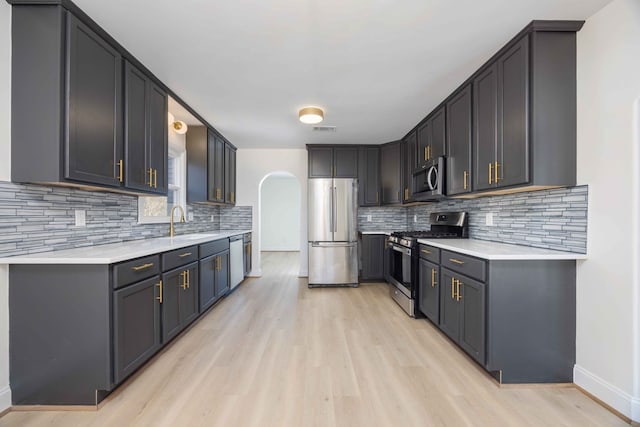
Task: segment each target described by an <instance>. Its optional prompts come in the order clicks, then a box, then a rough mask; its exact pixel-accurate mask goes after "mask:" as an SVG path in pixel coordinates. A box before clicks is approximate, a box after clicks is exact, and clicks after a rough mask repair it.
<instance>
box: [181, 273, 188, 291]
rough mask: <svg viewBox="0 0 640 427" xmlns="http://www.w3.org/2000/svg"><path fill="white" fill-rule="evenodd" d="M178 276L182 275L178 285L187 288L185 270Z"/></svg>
mask: <svg viewBox="0 0 640 427" xmlns="http://www.w3.org/2000/svg"><path fill="white" fill-rule="evenodd" d="M180 276H182V285H180V287H181V288H182V289H183V290H185V291H186V290H187V270H185V271H183V272H182V273H180Z"/></svg>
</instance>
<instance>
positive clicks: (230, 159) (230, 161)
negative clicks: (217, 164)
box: [224, 144, 236, 205]
mask: <svg viewBox="0 0 640 427" xmlns="http://www.w3.org/2000/svg"><path fill="white" fill-rule="evenodd" d="M224 188H225V190H224V194H225V196H224V202H225V203H228V204H230V205H235V204H236V150H235V149H234V148H233V147H232V146H231V145H229V144H225V153H224Z"/></svg>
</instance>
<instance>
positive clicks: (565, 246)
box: [358, 185, 588, 253]
mask: <svg viewBox="0 0 640 427" xmlns="http://www.w3.org/2000/svg"><path fill="white" fill-rule="evenodd" d="M587 203H588V187H587V186H586V185H584V186H578V187H572V188H559V189H554V190H543V191H534V192H528V193H518V194H509V195H502V196H491V197H485V198H479V199H469V200H465V199H447V200H445V201H441V202H439V203H431V204H425V205H419V206H411V207H407V208H398V207H390V208H360V209H359V211H358V226H359V229H360V230H362V231H373V230H376V229H379V230H389V227H386V226H384V225H383V224H384V218H385V217H388V216H393V217H394V218H402V213H401V212H399V210H405V211H406V213H405V215H404V217H405V218H406V224H401V221H398V222H396V223H394V225H396V226H397V228H392V229H393V230H396V229H397V230H424V229H429V214H430V213H431V212H438V211H449V210H451V211H466V212H468V213H469V237H472V238H474V239H481V240H491V241H495V242H504V243H513V244H517V245H523V246H532V247H538V248H548V249H556V250H561V251H567V252H577V253H586V251H587V210H588V209H587ZM387 210H388V212H387ZM487 213H493V223H494V225H493V226H487V225H485V218H486V214H487ZM368 214H370V215H372V222H366V215H368ZM414 215H415V217H416V219H417V221H416V222H414Z"/></svg>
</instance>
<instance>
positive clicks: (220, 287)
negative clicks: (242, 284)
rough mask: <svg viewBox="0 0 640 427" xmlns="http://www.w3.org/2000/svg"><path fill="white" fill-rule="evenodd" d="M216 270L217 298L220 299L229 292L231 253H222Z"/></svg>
mask: <svg viewBox="0 0 640 427" xmlns="http://www.w3.org/2000/svg"><path fill="white" fill-rule="evenodd" d="M216 257H217V258H218V259H219V261H217V262H218V268H217V270H216V298H220V297H221V296H223V295H225V294H226V293H227V292H229V251H224V252H220V253H219V254H218V255H216Z"/></svg>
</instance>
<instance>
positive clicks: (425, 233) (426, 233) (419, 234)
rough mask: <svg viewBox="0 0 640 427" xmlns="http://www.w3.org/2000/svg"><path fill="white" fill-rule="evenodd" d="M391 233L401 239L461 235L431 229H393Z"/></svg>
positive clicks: (456, 237)
mask: <svg viewBox="0 0 640 427" xmlns="http://www.w3.org/2000/svg"><path fill="white" fill-rule="evenodd" d="M391 235H392V236H394V237H401V238H403V239H459V238H461V237H462V236H461V235H460V233H451V232H445V231H433V230H418V231H395V232H393V233H391Z"/></svg>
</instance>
